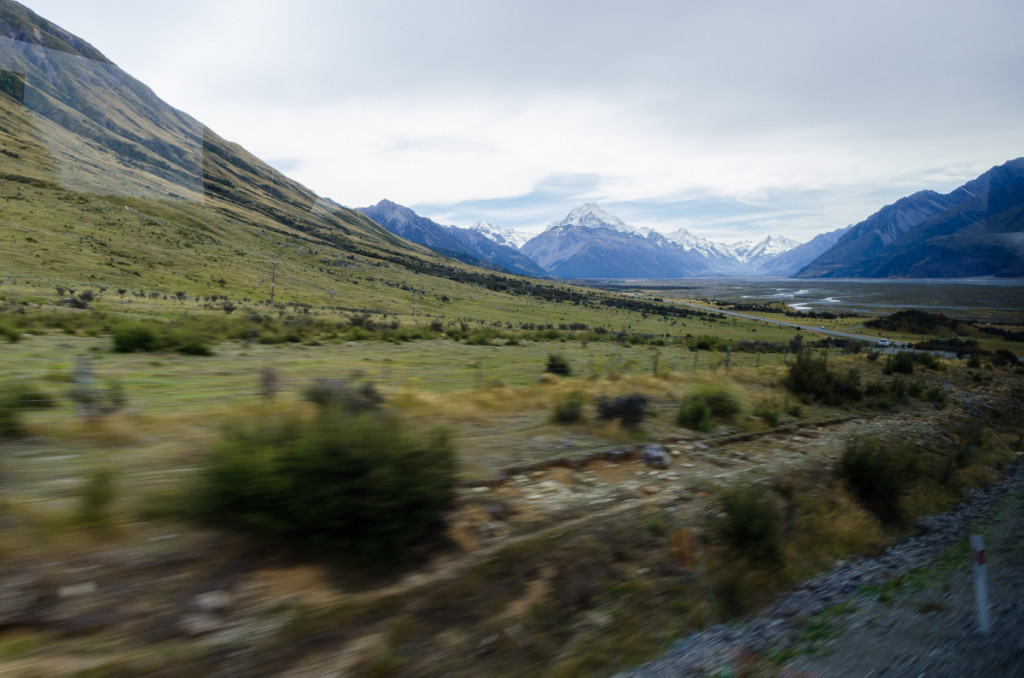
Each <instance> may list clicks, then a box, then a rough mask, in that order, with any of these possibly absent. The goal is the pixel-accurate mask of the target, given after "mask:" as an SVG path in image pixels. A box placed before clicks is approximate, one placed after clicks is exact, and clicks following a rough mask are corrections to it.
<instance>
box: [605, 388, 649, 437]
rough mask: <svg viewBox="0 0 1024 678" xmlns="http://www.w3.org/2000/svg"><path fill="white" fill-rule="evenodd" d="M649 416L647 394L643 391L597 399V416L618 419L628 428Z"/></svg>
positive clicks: (637, 424) (633, 426)
mask: <svg viewBox="0 0 1024 678" xmlns="http://www.w3.org/2000/svg"><path fill="white" fill-rule="evenodd" d="M645 416H647V396H645V395H644V394H643V393H630V394H628V395H621V396H617V397H615V398H604V397H602V398H599V399H598V401H597V418H598V419H602V420H611V419H618V420H619V422H620V423H621V424H622V425H623V426H625V427H626V428H635V427H637V426H639V425H640V423H641V422H643V420H644V417H645Z"/></svg>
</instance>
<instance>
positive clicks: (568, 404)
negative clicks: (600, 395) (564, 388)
mask: <svg viewBox="0 0 1024 678" xmlns="http://www.w3.org/2000/svg"><path fill="white" fill-rule="evenodd" d="M585 401H586V397H585V396H584V395H583V393H582V392H580V391H572V392H571V393H568V394H566V395H565V396H563V397H562V398H560V399H559V400H558V402H556V403H555V409H554V412H553V414H552V416H551V420H552V421H553V422H554V423H556V424H574V423H576V422H578V421H582V420H583V404H584V402H585Z"/></svg>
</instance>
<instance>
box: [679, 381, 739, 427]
mask: <svg viewBox="0 0 1024 678" xmlns="http://www.w3.org/2000/svg"><path fill="white" fill-rule="evenodd" d="M742 409H743V408H742V407H741V406H740V401H739V398H737V397H736V394H735V393H733V392H732V391H730V390H729V389H727V388H725V387H722V386H706V387H703V388H701V389H699V390H697V391H693V392H691V393H688V394H687V395H685V396H684V397H683V401H682V403H681V404H680V406H679V410H678V411H677V412H676V423H677V424H679V425H680V426H685V427H687V428H692V429H694V430H697V431H705V432H707V431H710V430H711V420H712V418H714V419H721V420H723V421H732V420H733V419H734V418H735V417H736V415H737V414H739V413H740V412H741V411H742Z"/></svg>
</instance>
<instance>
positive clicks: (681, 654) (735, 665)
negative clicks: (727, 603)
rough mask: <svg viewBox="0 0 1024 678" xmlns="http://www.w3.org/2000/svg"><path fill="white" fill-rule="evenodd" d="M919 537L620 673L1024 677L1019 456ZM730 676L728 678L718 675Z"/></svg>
mask: <svg viewBox="0 0 1024 678" xmlns="http://www.w3.org/2000/svg"><path fill="white" fill-rule="evenodd" d="M918 531H919V534H918V535H917V536H915V537H913V538H910V539H906V540H904V541H902V542H899V543H897V544H895V545H893V546H891V547H890V548H888V549H886V550H885V551H884V552H883V553H881V554H879V555H878V556H876V557H874V558H863V559H858V560H856V561H850V562H841V563H838V564H837V565H836V566H835V567H833V569H832V570H831V571H830V572H828V573H827V574H825V575H823V576H821V577H818V578H816V579H813V580H810V581H808V582H805V583H804V584H803V585H802V586H801V587H800V588H799V589H797V590H796V591H793V592H792V593H790V594H788V595H786V596H784V597H782V598H780V599H779V600H777V601H776V602H775V603H774V604H773V605H772V606H770V607H769V608H768V609H767V610H766V611H765V612H764V613H763V614H762V615H760V616H758V617H756V618H752V619H747V620H744V621H742V622H739V623H733V624H720V625H717V626H714V627H711V628H709V629H707V630H705V631H703V632H700V633H695V634H692V635H690V636H688V637H686V638H684V639H682V640H680V641H678V642H677V643H676V644H675V645H674V646H673V647H672V648H671V649H670V650H669V652H667V653H666V654H665V655H664V656H663V657H661V658H659V659H657V660H655V661H653V662H650V663H648V664H645V665H644V666H641V667H638V668H636V669H633V670H630V671H627V672H624V673H620V674H618V678H655V677H658V678H667V677H669V676H673V677H677V676H712V675H734V674H738V675H744V674H743V671H744V670H745V669H746V670H754V667H756V671H757V672H755V673H753V674H752V675H764V672H765V671H767V672H768V673H769V674H778V675H785V676H822V677H826V678H831V677H832V676H865V677H866V676H883V675H891V676H928V677H929V678H931V677H940V678H942V677H947V676H948V677H950V678H952V677H954V676H956V677H961V676H1021V675H1024V460H1021V461H1018V463H1017V464H1016V465H1015V466H1014V467H1013V468H1012V469H1011V470H1010V471H1009V473H1008V474H1007V475H1006V476H1005V477H1004V479H1003V480H1002V481H1001V482H999V483H996V484H993V485H991V486H989V487H987V488H984V489H981V490H977V491H974V492H972V493H971V494H970V495H969V496H968V497H967V499H965V500H964V501H963V502H962V503H961V504H959V505H958V506H957V507H956V508H955V509H953V510H952V511H949V512H946V513H943V514H938V515H934V516H927V517H926V518H924V519H922V520H921V521H919V523H918ZM974 533H976V534H981V535H983V537H984V539H985V546H986V560H987V570H988V584H989V595H990V608H989V609H990V614H991V619H992V630H991V632H990V633H989V634H987V635H983V634H981V633H980V632H979V630H978V622H977V614H976V607H975V595H974V583H973V574H972V565H971V560H970V558H971V556H970V549H969V548H968V545H967V539H968V535H969V534H974ZM722 672H726V673H722Z"/></svg>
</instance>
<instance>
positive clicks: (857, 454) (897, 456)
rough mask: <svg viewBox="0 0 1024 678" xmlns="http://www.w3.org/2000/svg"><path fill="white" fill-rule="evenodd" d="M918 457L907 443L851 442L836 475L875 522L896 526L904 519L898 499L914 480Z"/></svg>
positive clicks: (877, 440) (874, 439)
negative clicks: (869, 512) (872, 516)
mask: <svg viewBox="0 0 1024 678" xmlns="http://www.w3.org/2000/svg"><path fill="white" fill-rule="evenodd" d="M918 457H919V455H918V453H917V451H916V450H915V449H914V448H913V446H912V444H909V443H890V442H884V441H881V440H879V439H878V438H855V439H853V440H851V441H849V442H848V443H847V445H846V449H845V451H844V452H843V456H842V459H840V461H839V466H838V467H837V474H838V475H839V477H840V478H841V479H843V480H844V481H846V483H847V485H849V487H850V489H851V490H853V492H854V494H855V495H856V496H857V498H858V499H859V500H860V501H861V503H862V504H863V505H864V507H865V508H866V509H868V510H869V511H871V512H872V513H874V514H875V515H876V516H877V517H878V519H879V520H881V521H882V522H883V523H887V524H899V523H900V522H902V521H903V518H904V516H903V509H902V505H901V499H902V497H903V494H904V493H905V491H906V490H907V488H908V487H909V485H910V483H911V482H912V481H913V480H914V478H915V475H916V473H917V470H918V465H919V464H918Z"/></svg>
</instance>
